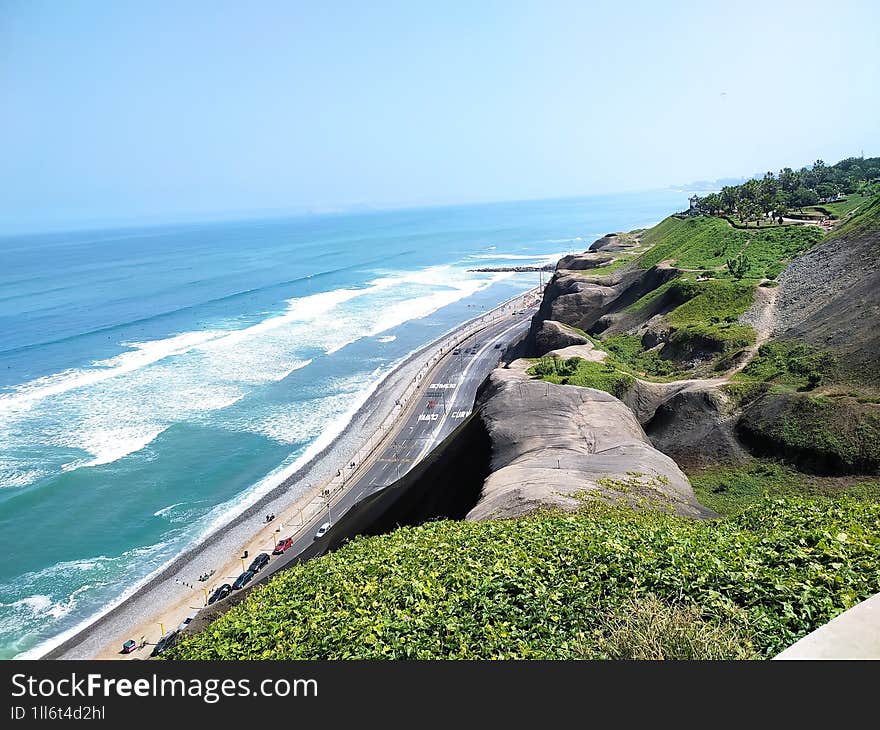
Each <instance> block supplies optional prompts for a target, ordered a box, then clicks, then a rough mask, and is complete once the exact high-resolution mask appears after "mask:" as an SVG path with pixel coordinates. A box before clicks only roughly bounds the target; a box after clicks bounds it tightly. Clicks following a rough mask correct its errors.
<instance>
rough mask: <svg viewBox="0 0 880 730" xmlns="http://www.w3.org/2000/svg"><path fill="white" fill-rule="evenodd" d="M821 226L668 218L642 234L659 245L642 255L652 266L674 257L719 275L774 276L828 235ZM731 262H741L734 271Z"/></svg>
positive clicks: (681, 264) (644, 264)
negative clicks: (753, 225)
mask: <svg viewBox="0 0 880 730" xmlns="http://www.w3.org/2000/svg"><path fill="white" fill-rule="evenodd" d="M822 236H823V233H822V231H821V229H819V228H818V227H816V226H779V227H775V228H762V229H760V230H758V229H755V230H743V229H739V228H733V227H731V226H730V224H728V223H727V222H726V221H724V220H722V219H720V218H713V217H709V216H695V217H693V216H692V217H688V218H677V217H675V216H671V217H669V218H666V219H665V220H663V221H662V222H661V223H659V224H658V225H656V226H655V227H654V228H652V229H651V230H649V231H648V232H646V233H645V234H644V235H643V236H642V240H643V241H646V242H648V243H651V244H654V247H653V248H652V249H650V250H649V251H647V252H645V253H644V254H642V256H640V257H639V259H638V263H639V266H642V267H643V268H648V267H651V266H655V265H656V264H658V263H660V262H661V261H666V260H673V261H675V264H676V266H678V267H679V268H682V269H693V270H709V271H711V273H712V274H713V275H714V276H715V277H727V278H730V277H733V278H737V279H743V278H745V279H762V278H767V279H773V278H775V277H776V276H778V275H779V273H780V272H781V271H782V269H783V268H785V265H786V263H788V261H790V260H791V259H792V258H794V257H795V256H796V255H797V254H799V253H800V252H802V251H806V250H807V249H809V248H812V247H813V246H814V245H816V243H818V242H819V241H820V240H821V239H822ZM728 262H736V270H735V271H731V267H730V265H729V263H728Z"/></svg>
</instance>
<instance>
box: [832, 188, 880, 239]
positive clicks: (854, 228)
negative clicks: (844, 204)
mask: <svg viewBox="0 0 880 730" xmlns="http://www.w3.org/2000/svg"><path fill="white" fill-rule="evenodd" d="M878 232H880V195H876V196H874V199H873V200H872V201H871V202H870V203H866V204H864V205H862V206H861V207H860V208H859V209H858V210H857V211H856V212H855V213H854V214H853V215H852V216H851V217H850V218H849V219H848V220H846V221H844V223H843V224H841V225H840V227H838V228H837V229H835V230H834V231H832V232H831V234H830V235H831V237H832V238H848V237H849V238H852V237H855V236H866V235H872V234H877V233H878Z"/></svg>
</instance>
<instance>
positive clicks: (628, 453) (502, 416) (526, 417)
mask: <svg viewBox="0 0 880 730" xmlns="http://www.w3.org/2000/svg"><path fill="white" fill-rule="evenodd" d="M479 414H480V417H481V418H482V419H483V422H484V424H485V426H486V428H487V430H488V432H489V435H490V439H491V442H492V473H491V474H490V475H489V477H488V478H487V479H486V481H485V482H484V484H483V492H482V496H481V499H480V501H479V502H478V504H477V505H476V506H475V507H474V508H473V509H472V510H471V511H470V513H469V514H468V516H467V519H469V520H485V519H495V518H502V517H517V516H521V515H524V514H527V513H529V512H533V511H534V510H536V509H540V508H542V507H558V508H561V509H566V510H574V509H577V508H578V507H579V506H580V505H581V504H582V499H583V497H581V498H579V497H577V496H575V495H589V497H592V498H596V499H600V500H603V501H607V502H618V501H621V500H623V501H625V502H626V503H628V504H631V505H633V506H637V507H652V508H657V509H665V510H670V511H674V512H676V513H678V514H681V515H687V516H691V517H707V516H711V515H712V513H711V512H710V511H709V510H707V509H705V508H704V507H703V506H702V505H700V504H699V503H698V502H697V500H696V497H695V496H694V493H693V490H692V489H691V486H690V483H689V482H688V480H687V477H686V476H685V475H684V474H683V473H682V471H681V470H680V469H679V468H678V466H677V465H676V464H675V462H674V461H673V460H672V459H671V458H669V457H668V456H666V455H665V454H662V453H661V452H659V451H658V450H657V449H655V448H654V447H653V446H652V445H651V443H650V442H649V441H648V439H647V437H646V436H645V432H644V431H643V430H642V428H641V426H640V425H639V423H638V421H637V420H636V418H635V416H634V415H633V413H632V412H631V411H630V410H629V408H627V407H626V406H625V405H624V404H623V403H622V402H620V401H619V400H617V399H616V398H614V397H613V396H611V395H609V394H608V393H605V392H603V391H600V390H594V389H592V388H580V387H576V386H567V385H551V384H549V383H545V382H542V381H538V380H532V379H529V378H528V377H527V376H526V375H525V374H524V368H523V367H516V366H515V367H511V368H510V369H503V368H499V369H496V370H495V371H493V373H492V374H491V375H490V377H489V380H488V383H487V385H486V387H484V390H483V392H482V393H481V396H480V405H479ZM589 497H588V498H589Z"/></svg>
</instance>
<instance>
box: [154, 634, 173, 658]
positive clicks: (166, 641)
mask: <svg viewBox="0 0 880 730" xmlns="http://www.w3.org/2000/svg"><path fill="white" fill-rule="evenodd" d="M178 641H180V632H179V631H172V632H171V633H170V634H165V636H163V637H162V638H161V639H159V643H158V644H156V646H154V647H153V651H151V652H150V656H159V655H160V654H161V653H162V652H163V651H165V650H166V649H170V648H171V647H172V646H174V645H175V644H176V643H177V642H178Z"/></svg>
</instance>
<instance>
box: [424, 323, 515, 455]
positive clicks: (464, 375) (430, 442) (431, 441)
mask: <svg viewBox="0 0 880 730" xmlns="http://www.w3.org/2000/svg"><path fill="white" fill-rule="evenodd" d="M523 323H524V322H523V321H522V320H520V321H519V322H517V323H516V324H515V325H512V326H511V327H508V328H507V329H506V330H504V331H503V332H501V333H499V334H497V335H495V337H493V338H492V339H491V340H489V341H488V342H486V344H485V345H483V347H482V348H480V350H479V351H478V352H477V354H476V355H474V357H473V358H472V359H471V360H470V361H468V364H467V365H466V366H465V369H464V370H462V372H461V376H460V377H459V380H458V382H459V383H463V382H465V380H466V378H467V373H468V370H470V369H471V366H472V365H473V364H474V363H475V362H477V361H478V360H479V359H480V356H481V355H482V354H483V353H484V352H486V350H488V349H489V348H490V347H492V346H493V344H494V343H495V342H496V341H498V340H500V339H501V338H502V337H504V335H506V334H507V333H508V332H510V331H512V330H515V329H516V328H517V327H522V326H523ZM434 415H436V414H434ZM448 417H449V411H447V412H446V413H444V414H443V418H441V419H440V423H439V424H437V428H436V429H434V433H433V434H432V435H431V437H430V438H428V440H427V442H426V443H425V446H424V448H423V449H422V450H421V451H420V452H419V455H418V457H416V461H417V462H419V461H421V460H422V459H423V458H424V456H425V454H427V453H428V452H429V451H430V450H431V449H432V448H433V445H434V442H435V441H436V440H437V436H438V435H439V434H440V432H441V431H442V430H443V425H444V424H445V423H446V419H447V418H448ZM419 420H421V416H420V417H419Z"/></svg>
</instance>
